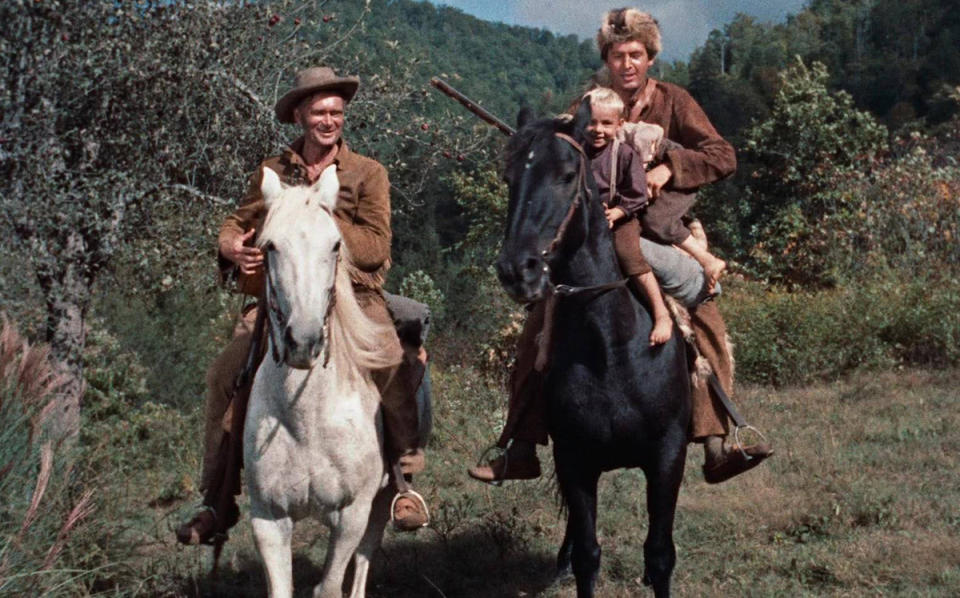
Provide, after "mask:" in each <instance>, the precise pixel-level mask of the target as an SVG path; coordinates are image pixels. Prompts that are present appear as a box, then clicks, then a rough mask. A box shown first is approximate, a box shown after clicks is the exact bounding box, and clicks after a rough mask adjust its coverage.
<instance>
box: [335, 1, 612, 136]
mask: <svg viewBox="0 0 960 598" xmlns="http://www.w3.org/2000/svg"><path fill="white" fill-rule="evenodd" d="M323 9H324V11H325V12H327V13H330V14H336V15H337V19H338V20H339V21H341V25H342V24H343V23H344V22H347V21H351V20H353V19H356V18H357V17H358V16H359V14H360V11H361V10H362V4H361V3H359V2H357V1H356V0H334V1H330V2H326V3H324V5H323ZM317 35H318V36H319V37H320V39H323V36H324V35H325V33H324V31H323V30H322V29H320V30H319V31H318V33H317ZM348 47H349V50H350V52H351V53H353V54H354V55H355V56H356V58H357V64H358V66H359V69H360V71H361V76H370V75H373V74H375V72H376V67H377V66H378V65H383V66H387V67H389V68H396V66H397V64H398V63H400V62H402V61H404V60H411V59H412V60H414V61H415V62H414V63H413V64H412V65H411V67H410V68H412V69H413V72H412V73H411V74H412V75H413V76H414V78H416V79H420V80H422V82H423V84H424V85H426V84H427V82H428V81H429V79H430V77H432V76H441V77H443V78H445V79H446V80H447V81H448V82H449V83H450V84H451V85H453V86H454V87H456V88H457V89H458V90H460V91H461V92H463V93H465V94H466V95H468V96H470V98H471V99H473V100H475V101H477V102H478V103H480V104H481V105H482V106H483V107H485V108H487V109H488V110H490V111H491V112H493V113H495V114H497V115H498V116H500V117H501V118H503V119H504V120H507V121H509V122H512V121H513V120H514V117H515V115H516V113H517V111H518V110H519V109H520V108H521V107H522V106H524V105H527V106H531V107H533V108H534V109H536V110H539V111H540V112H551V111H557V110H560V109H562V108H564V107H565V106H566V104H567V103H568V102H569V100H570V99H571V97H573V96H574V95H575V94H576V93H577V91H578V90H579V89H580V87H581V86H582V85H583V83H584V82H585V81H586V79H587V78H588V77H589V75H590V74H591V73H592V72H593V71H594V70H595V69H597V68H599V67H600V65H601V62H600V57H599V54H598V53H597V51H596V48H595V47H594V44H593V42H592V41H590V40H586V41H580V40H578V39H577V37H576V36H574V35H568V36H557V35H554V34H553V33H551V32H549V31H546V30H543V29H533V28H530V27H519V26H510V25H505V24H502V23H489V22H487V21H482V20H480V19H477V18H476V17H473V16H470V15H467V14H465V13H464V12H462V11H460V10H458V9H455V8H449V7H445V6H440V7H437V6H434V5H433V4H430V3H428V2H415V1H413V0H373V1H372V2H371V3H370V14H369V15H367V16H366V18H364V19H363V21H362V23H361V26H360V28H359V29H358V31H357V32H355V34H354V35H353V36H352V39H351V40H350V43H349V44H348ZM364 71H367V72H364Z"/></svg>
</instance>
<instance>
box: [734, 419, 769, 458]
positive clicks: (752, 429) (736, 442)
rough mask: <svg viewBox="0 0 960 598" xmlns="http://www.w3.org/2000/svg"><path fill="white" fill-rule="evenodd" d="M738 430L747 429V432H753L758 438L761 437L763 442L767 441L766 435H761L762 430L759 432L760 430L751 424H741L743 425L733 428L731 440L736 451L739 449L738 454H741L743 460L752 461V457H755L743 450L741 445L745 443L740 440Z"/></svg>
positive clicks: (743, 445)
mask: <svg viewBox="0 0 960 598" xmlns="http://www.w3.org/2000/svg"><path fill="white" fill-rule="evenodd" d="M740 430H747V431H749V432H754V433H755V434H756V435H757V436H759V437H760V439H761V440H762V441H763V442H767V437H766V436H764V435H763V432H761V431H760V430H758V429H757V428H756V427H754V426H752V425H750V424H743V425H741V426H737V427H735V428H734V429H733V442H734V447H735V448H736V449H737V450H738V451H740V454H741V455H743V458H744V459H745V460H747V461H752V460H753V459H756V458H757V457H756V456H754V455H749V454H747V452H746V451H745V450H743V447H745V446H746V444H745V443H744V442H743V441H742V440H740Z"/></svg>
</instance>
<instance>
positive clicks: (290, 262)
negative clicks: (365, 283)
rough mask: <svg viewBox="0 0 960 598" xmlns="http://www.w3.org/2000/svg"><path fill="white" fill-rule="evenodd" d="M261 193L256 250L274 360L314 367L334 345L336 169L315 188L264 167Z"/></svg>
mask: <svg viewBox="0 0 960 598" xmlns="http://www.w3.org/2000/svg"><path fill="white" fill-rule="evenodd" d="M260 189H261V191H262V192H263V198H264V200H265V202H266V205H267V210H268V211H267V218H266V220H265V221H264V224H263V230H262V231H261V232H260V236H259V238H258V241H257V245H258V246H259V247H260V248H261V249H262V250H263V252H264V254H265V258H266V265H267V297H266V302H267V305H266V308H267V309H268V312H267V313H268V317H269V318H270V339H271V344H272V350H273V357H274V359H275V360H276V361H278V362H279V361H281V360H283V361H284V362H286V364H287V365H288V366H290V367H295V368H309V367H312V366H313V365H314V363H315V362H316V361H317V358H318V357H319V356H320V353H321V351H322V350H323V349H324V346H325V343H329V338H328V332H327V320H328V318H329V316H330V311H331V309H332V307H333V303H334V300H335V294H334V288H335V287H334V284H335V281H336V273H337V259H338V256H339V251H340V240H341V236H340V230H339V229H338V228H337V225H336V223H335V222H334V220H333V215H332V214H333V208H334V205H336V202H337V194H338V191H339V189H340V183H339V181H338V180H337V169H336V166H333V165H331V166H328V167H327V169H326V170H324V171H323V174H321V175H320V179H319V180H317V182H316V183H314V184H313V185H311V186H310V187H289V186H286V185H284V184H283V183H281V182H280V178H279V177H278V176H277V173H275V172H274V171H273V170H271V169H269V168H264V169H263V182H262V184H261V185H260Z"/></svg>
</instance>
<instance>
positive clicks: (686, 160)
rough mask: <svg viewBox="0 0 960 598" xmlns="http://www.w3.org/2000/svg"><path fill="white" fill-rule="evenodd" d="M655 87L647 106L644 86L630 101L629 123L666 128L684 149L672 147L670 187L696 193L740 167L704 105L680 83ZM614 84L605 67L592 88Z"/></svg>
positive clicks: (657, 83) (667, 158) (669, 153)
mask: <svg viewBox="0 0 960 598" xmlns="http://www.w3.org/2000/svg"><path fill="white" fill-rule="evenodd" d="M654 84H655V87H654V90H653V93H652V94H651V96H650V101H649V103H648V104H647V105H645V106H638V105H637V102H638V101H640V99H641V97H642V96H643V94H644V92H645V89H646V82H645V83H644V84H643V85H641V86H640V87H639V88H638V89H637V91H636V93H635V94H634V97H633V98H632V99H631V101H630V102H628V104H627V107H626V108H627V113H628V114H629V117H628V118H627V120H628V121H629V122H638V121H642V122H646V123H652V124H655V125H660V126H661V127H663V132H664V137H666V138H667V139H669V140H671V141H674V142H676V143H679V144H680V145H681V146H683V147H681V148H676V147H674V148H668V149H667V151H666V152H665V157H664V159H663V160H664V162H666V163H667V164H668V165H669V166H670V171H671V172H672V173H673V176H672V177H671V178H670V181H669V182H668V183H667V185H666V188H667V189H668V190H669V189H676V190H678V191H685V192H693V191H696V190H697V189H698V188H700V187H702V186H703V185H706V184H708V183H712V182H714V181H718V180H720V179H723V178H726V177H728V176H730V175H731V174H733V173H734V171H736V170H737V156H736V152H734V149H733V146H732V145H730V144H729V143H728V142H727V140H726V139H724V138H723V137H721V136H720V134H719V133H717V130H716V129H715V128H714V126H713V124H712V123H711V122H710V119H709V118H707V115H706V113H705V112H704V111H703V108H701V107H700V104H698V103H697V101H696V100H694V99H693V97H692V96H691V95H690V93H689V92H688V91H687V90H685V89H684V88H682V87H680V86H679V85H674V84H673V83H667V82H665V81H657V80H654ZM597 86H601V87H611V80H610V73H609V72H608V71H607V69H606V68H603V69H601V70H600V71H598V72H597V73H595V74H594V76H593V77H592V79H591V81H590V83H589V85H588V87H597Z"/></svg>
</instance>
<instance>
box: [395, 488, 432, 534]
mask: <svg viewBox="0 0 960 598" xmlns="http://www.w3.org/2000/svg"><path fill="white" fill-rule="evenodd" d="M410 496H414V497H416V499H417V500H419V501H420V504H421V505H423V515H424V517H426V520H425V521H424V522H423V525H421V526H420V527H427V526H428V525H429V524H430V507H428V506H427V501H426V500H425V499H424V498H423V495H422V494H420V493H419V492H417V491H416V490H414V489H413V488H407V489H406V490H404V491H403V492H397V493H396V494H394V495H393V500H391V501H390V524H391V525H393V527H394V528H396V529H401V528H400V527H398V526H397V520H396V517H394V509H395V508H396V506H397V501H398V500H400V499H401V498H407V497H410ZM403 531H413V530H403Z"/></svg>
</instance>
